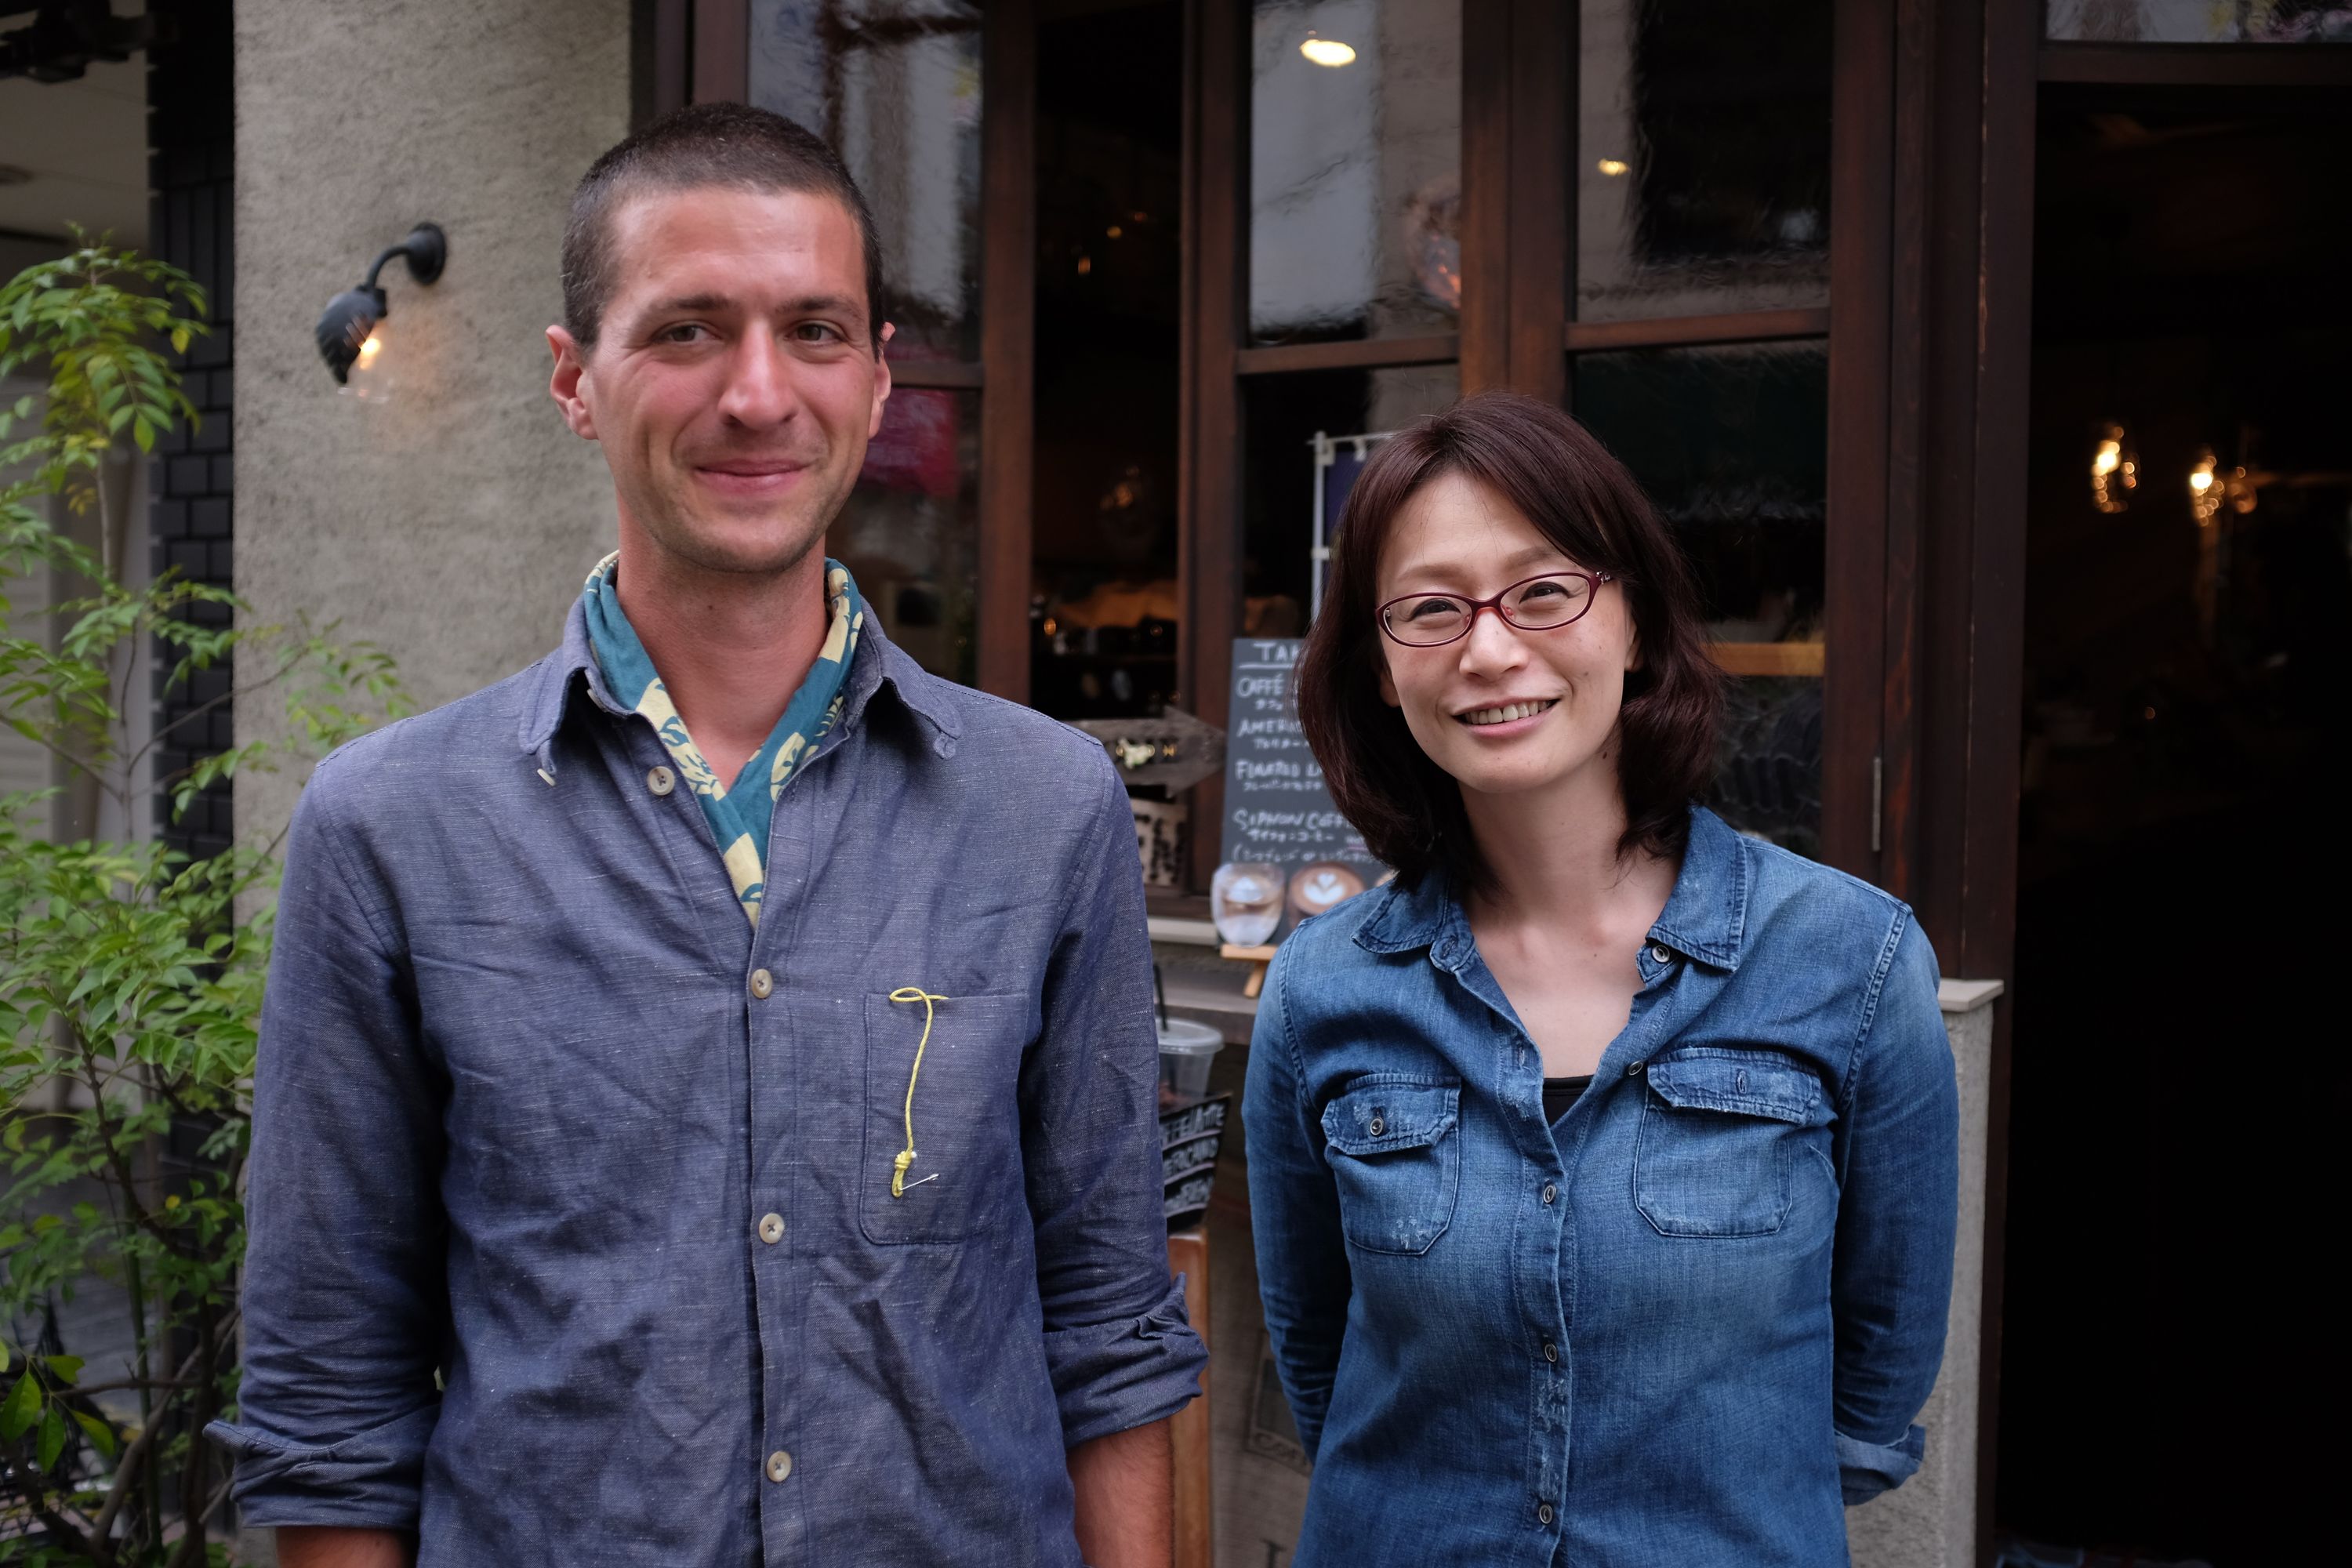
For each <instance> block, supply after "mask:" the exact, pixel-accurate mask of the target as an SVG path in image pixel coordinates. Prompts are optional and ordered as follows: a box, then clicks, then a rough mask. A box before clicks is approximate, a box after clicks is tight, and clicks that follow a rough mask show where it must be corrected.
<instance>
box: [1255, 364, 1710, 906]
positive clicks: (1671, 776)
mask: <svg viewBox="0 0 2352 1568" xmlns="http://www.w3.org/2000/svg"><path fill="white" fill-rule="evenodd" d="M1444 474H1460V475H1462V476H1464V477H1465V478H1467V479H1475V480H1477V481H1478V482H1479V483H1480V484H1483V485H1486V487H1488V488H1489V489H1493V490H1494V491H1495V492H1496V494H1497V495H1500V496H1501V497H1502V498H1503V499H1504V500H1507V501H1509V502H1510V503H1511V505H1512V506H1514V507H1516V508H1517V509H1518V510H1519V511H1520V512H1521V513H1522V514H1523V515H1524V516H1525V517H1526V518H1527V520H1528V521H1529V522H1531V523H1533V524H1535V526H1536V529H1537V531H1538V532H1540V533H1541V534H1543V536H1544V537H1545V538H1546V539H1549V541H1551V542H1552V543H1553V544H1555V545H1557V546H1558V547H1559V551H1560V552H1561V553H1562V554H1564V555H1566V556H1567V557H1568V558H1569V559H1570V560H1571V561H1574V562H1575V563H1577V564H1578V565H1580V566H1582V567H1584V568H1585V569H1586V570H1588V571H1599V572H1606V573H1608V574H1610V575H1611V577H1612V579H1613V580H1614V581H1615V582H1616V584H1618V586H1619V587H1620V589H1621V590H1622V592H1623V593H1624V595H1625V597H1626V604H1627V607H1628V608H1629V609H1631V611H1632V612H1633V636H1634V638H1635V642H1636V646H1637V647H1639V648H1640V649H1641V656H1642V657H1641V668H1638V669H1634V670H1631V671H1628V672H1627V674H1626V677H1625V699H1624V706H1623V707H1622V709H1620V710H1619V712H1618V721H1617V723H1618V731H1619V742H1620V744H1619V748H1618V756H1617V782H1618V786H1619V788H1620V789H1622V791H1623V792H1624V796H1625V816H1626V826H1625V833H1624V836H1623V837H1622V839H1620V840H1619V844H1618V848H1619V851H1620V852H1621V853H1626V854H1630V853H1631V852H1633V850H1634V849H1636V848H1646V849H1648V850H1650V851H1651V852H1653V853H1654V854H1659V855H1672V854H1675V853H1678V852H1680V850H1681V849H1682V847H1683V842H1684V840H1685V837H1687V835H1688V833H1689V831H1690V803H1691V801H1692V800H1693V799H1694V798H1695V797H1696V795H1698V793H1699V791H1700V790H1702V789H1704V788H1705V787H1706V784H1707V782H1708V781H1709V780H1710V779H1711V778H1712V777H1713V776H1714V773H1715V743H1716V723H1717V714H1718V712H1719V711H1720V710H1721V708H1722V705H1723V689H1722V676H1721V673H1720V672H1719V671H1718V670H1717V668H1716V665H1715V661H1714V660H1713V659H1711V658H1708V657H1707V652H1706V633H1705V631H1704V629H1703V627H1702V625H1701V622H1700V620H1699V610H1698V595H1697V593H1696V589H1695V588H1694V586H1693V584H1692V581H1691V574H1690V568H1689V566H1688V565H1687V564H1686V563H1685V562H1684V560H1683V554H1682V551H1681V549H1680V547H1678V546H1677V545H1676V544H1675V539H1674V535H1673V534H1672V532H1670V531H1668V529H1667V526H1666V523H1665V520H1664V519H1663V518H1661V517H1660V516H1659V515H1658V511H1657V509H1656V508H1655V507H1654V506H1652V505H1651V504H1650V498H1649V497H1648V496H1646V495H1644V494H1643V493H1642V487H1641V486H1640V485H1638V484H1636V483H1634V481H1633V475H1632V474H1630V473H1628V472H1626V471H1625V465H1624V464H1622V463H1621V462H1619V461H1618V460H1617V459H1616V458H1613V457H1612V456H1611V455H1610V453H1609V449H1608V448H1607V447H1603V446H1602V445H1601V443H1600V442H1599V441H1598V440H1596V439H1595V438H1594V437H1593V436H1592V435H1591V432H1589V431H1587V430H1586V429H1585V428H1584V426H1581V425H1579V424H1578V423H1577V422H1576V421H1575V420H1573V419H1571V418H1570V417H1569V416H1567V415H1566V414H1564V413H1562V412H1561V411H1560V410H1559V409H1558V408H1555V407H1553V406H1552V405H1550V404H1548V403H1543V402H1540V401H1538V400H1537V399H1535V398H1532V397H1527V396H1523V395H1520V394H1518V393H1513V392H1482V393H1478V394H1476V395H1473V396H1469V397H1465V398H1464V399H1463V400H1462V401H1461V402H1459V403H1457V404H1455V405H1454V406H1453V407H1451V408H1449V409H1447V410H1446V411H1445V412H1444V413H1443V414H1438V415H1433V416H1430V417H1429V418H1427V419H1423V420H1422V421H1420V422H1419V423H1417V424H1415V425H1412V426H1410V427H1408V428H1406V429H1405V430H1402V431H1401V432H1399V433H1398V435H1397V436H1396V437H1394V438H1393V439H1391V440H1390V441H1388V442H1386V443H1385V444H1383V445H1382V446H1381V447H1380V448H1379V449H1378V450H1377V451H1375V452H1374V454H1373V455H1372V458H1371V460H1370V462H1368V463H1366V464H1365V465H1364V469H1363V472H1362V473H1361V474H1360V475H1358V476H1357V479H1356V483H1355V488H1354V489H1351V490H1350V491H1349V494H1348V503H1347V505H1346V506H1345V507H1344V508H1342V509H1341V510H1340V513H1339V537H1338V540H1337V542H1335V543H1334V544H1333V546H1332V574H1331V581H1330V584H1329V589H1328V593H1327V594H1326V595H1325V597H1324V601H1323V605H1322V608H1321V610H1320V611H1319V612H1318V614H1317V616H1316V617H1315V625H1314V627H1313V628H1312V630H1310V631H1309V632H1308V634H1307V650H1306V652H1305V653H1304V654H1303V655H1302V656H1301V657H1300V658H1299V661H1298V666H1297V670H1296V672H1295V676H1294V684H1295V689H1296V690H1297V694H1298V717H1299V721H1300V722H1301V724H1302V725H1304V727H1305V729H1306V731H1307V743H1308V744H1309V745H1311V746H1312V747H1313V748H1314V751H1315V760H1316V761H1317V762H1318V763H1321V764H1322V767H1323V777H1324V782H1325V783H1326V784H1328V785H1329V787H1330V791H1331V798H1332V800H1333V802H1334V803H1335V804H1336V805H1338V806H1339V810H1340V811H1341V812H1342V813H1343V814H1344V815H1345V816H1347V818H1348V820H1349V822H1351V823H1353V824H1354V825H1355V826H1356V828H1357V830H1358V831H1360V832H1361V833H1362V834H1363V836H1364V843H1365V845H1366V847H1368V848H1370V851H1371V852H1372V854H1373V855H1374V856H1376V857H1378V858H1380V859H1381V860H1382V861H1384V862H1385V863H1387V864H1388V865H1390V866H1392V867H1394V868H1396V873H1397V879H1398V880H1399V881H1400V882H1402V883H1403V884H1405V885H1406V886H1408V887H1410V886H1412V885H1413V884H1414V883H1416V882H1418V881H1420V879H1422V878H1423V876H1425V875H1426V874H1427V873H1428V872H1429V871H1430V870H1431V869H1432V868H1437V869H1440V870H1443V871H1444V873H1445V875H1446V877H1447V879H1448V880H1449V881H1450V882H1451V884H1452V886H1453V887H1454V889H1456V890H1457V891H1458V892H1463V893H1468V892H1476V891H1479V890H1481V889H1486V888H1487V887H1489V886H1491V885H1492V881H1493V874H1492V871H1491V869H1490V868H1488V866H1487V865H1486V859H1485V858H1484V857H1483V856H1481V855H1480V854H1479V852H1478V847H1477V844H1476V842H1475V840H1474V839H1473V838H1472V837H1471V834H1470V821H1469V818H1468V816H1466V815H1465V813H1464V811H1463V808H1462V790H1461V786H1460V785H1458V784H1455V783H1454V779H1453V777H1452V776H1451V775H1450V774H1448V773H1445V772H1444V770H1443V769H1441V768H1439V767H1438V766H1437V764H1436V763H1433V762H1431V761H1430V760H1429V757H1428V755H1427V754H1426V753H1425V752H1423V751H1422V749H1421V746H1420V743H1419V742H1416V741H1414V739H1413V738H1412V732H1411V731H1408V730H1407V729H1406V728H1405V723H1404V718H1403V715H1402V714H1401V713H1400V712H1399V711H1398V710H1396V709H1394V708H1392V707H1391V706H1390V705H1389V704H1388V703H1387V702H1386V701H1384V700H1382V699H1381V679H1380V678H1381V668H1382V664H1381V661H1382V658H1384V654H1383V650H1382V649H1381V631H1380V625H1379V621H1378V618H1377V616H1376V614H1375V611H1376V608H1377V604H1378V600H1379V583H1380V563H1381V549H1382V547H1383V546H1384V545H1386V543H1387V542H1388V536H1389V531H1390V530H1391V527H1393V526H1394V524H1395V521H1396V518H1397V514H1398V513H1399V512H1401V511H1402V510H1404V506H1405V503H1406V502H1407V501H1408V500H1411V499H1412V497H1413V495H1414V494H1415V493H1417V492H1418V491H1419V490H1420V489H1422V487H1423V486H1424V485H1427V484H1428V483H1429V482H1430V481H1431V480H1433V479H1437V478H1438V477H1439V476H1441V475H1444ZM1534 635H1538V636H1540V635H1542V634H1540V633H1538V634H1534Z"/></svg>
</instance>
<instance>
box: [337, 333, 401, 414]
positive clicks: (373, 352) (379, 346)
mask: <svg viewBox="0 0 2352 1568" xmlns="http://www.w3.org/2000/svg"><path fill="white" fill-rule="evenodd" d="M384 325H385V324H384V323H383V321H378V322H376V324H375V326H374V327H373V330H371V331H369V333H368V335H367V338H366V340H365V341H364V342H362V343H361V344H360V350H359V357H358V358H356V359H354V360H353V361H352V368H351V374H350V377H349V379H347V380H346V381H345V382H344V383H343V385H342V392H343V395H346V396H349V397H356V398H358V399H360V400H361V401H362V402H364V403H383V402H387V401H389V400H390V398H391V396H392V393H393V376H392V362H393V361H394V359H396V358H398V357H399V356H398V355H396V354H387V353H385V352H384V345H385V338H384Z"/></svg>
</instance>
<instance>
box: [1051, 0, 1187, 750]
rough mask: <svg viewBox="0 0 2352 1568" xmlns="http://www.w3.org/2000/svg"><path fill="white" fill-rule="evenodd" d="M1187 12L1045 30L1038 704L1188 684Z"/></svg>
mask: <svg viewBox="0 0 2352 1568" xmlns="http://www.w3.org/2000/svg"><path fill="white" fill-rule="evenodd" d="M1183 50H1184V12H1183V7H1182V5H1181V4H1179V3H1178V0H1149V3H1146V4H1138V5H1117V6H1110V7H1103V8H1090V9H1080V10H1076V11H1075V12H1074V13H1073V14H1070V15H1066V16H1054V17H1051V18H1048V19H1045V20H1041V21H1040V22H1039V24H1038V26H1037V141H1036V146H1037V257H1038V261H1037V295H1036V299H1037V306H1036V320H1037V336H1036V341H1037V358H1036V380H1035V394H1036V402H1035V405H1034V406H1035V411H1036V430H1035V441H1036V445H1035V447H1034V452H1035V464H1034V468H1033V470H1032V472H1033V474H1034V480H1033V483H1034V500H1033V503H1032V507H1031V520H1032V521H1031V536H1030V537H1031V572H1032V576H1031V599H1030V605H1031V609H1030V642H1029V649H1030V652H1029V700H1030V703H1031V704H1032V705H1033V706H1034V707H1035V708H1037V709H1038V710H1040V711H1042V712H1045V713H1050V714H1052V715H1053V716H1054V717H1055V718H1057V719H1109V718H1127V717H1132V716H1135V715H1139V714H1150V713H1156V712H1158V711H1159V710H1160V709H1162V708H1164V707H1165V706H1166V705H1167V703H1168V700H1169V699H1170V698H1171V697H1172V696H1173V695H1174V694H1175V689H1176V668H1177V667H1176V658H1177V654H1178V651H1179V650H1178V647H1177V644H1178V633H1179V621H1180V620H1181V616H1179V614H1178V609H1177V601H1176V566H1177V563H1176V486H1177V478H1178V476H1177V467H1176V463H1177V457H1176V428H1177V420H1178V412H1179V410H1178V396H1177V395H1178V390H1179V374H1180V368H1181V357H1182V355H1181V335H1180V331H1179V325H1180V323H1179V321H1178V317H1177V300H1179V298H1180V297H1181V288H1180V287H1179V284H1180V274H1181V234H1180V230H1179V224H1178V213H1179V207H1180V205H1181V203H1180V196H1179V192H1180V190H1181V183H1182V182H1181V160H1182V155H1183V153H1182V149H1183V124H1184V105H1183V100H1182V97H1181V87H1180V83H1179V80H1178V78H1177V75H1176V72H1175V70H1174V68H1173V67H1172V66H1171V68H1169V69H1168V70H1166V71H1161V72H1132V71H1115V70H1105V69H1104V68H1103V62H1104V61H1106V60H1165V61H1174V60H1178V59H1181V58H1182V56H1183Z"/></svg>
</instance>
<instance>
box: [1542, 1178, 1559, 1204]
mask: <svg viewBox="0 0 2352 1568" xmlns="http://www.w3.org/2000/svg"><path fill="white" fill-rule="evenodd" d="M1558 1196H1559V1188H1558V1187H1555V1186H1553V1185H1552V1184H1550V1183H1549V1182H1546V1183H1545V1184H1544V1190H1543V1200H1544V1202H1546V1203H1549V1202H1551V1201H1552V1199H1554V1198H1556V1197H1558Z"/></svg>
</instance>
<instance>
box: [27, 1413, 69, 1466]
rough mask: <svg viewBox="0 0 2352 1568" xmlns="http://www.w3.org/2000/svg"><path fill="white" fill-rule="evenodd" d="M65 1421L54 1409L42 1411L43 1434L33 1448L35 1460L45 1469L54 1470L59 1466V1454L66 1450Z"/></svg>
mask: <svg viewBox="0 0 2352 1568" xmlns="http://www.w3.org/2000/svg"><path fill="white" fill-rule="evenodd" d="M65 1447H66V1424H65V1422H64V1421H62V1420H60V1419H59V1418H58V1413H57V1412H56V1411H55V1410H54V1409H52V1410H47V1411H44V1412H42V1414H41V1436H40V1438H39V1440H38V1442H37V1443H36V1444H35V1446H34V1448H33V1459H34V1462H35V1463H37V1464H38V1465H39V1466H40V1467H41V1468H42V1469H44V1470H54V1469H56V1468H58V1455H59V1454H61V1453H63V1452H65Z"/></svg>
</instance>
